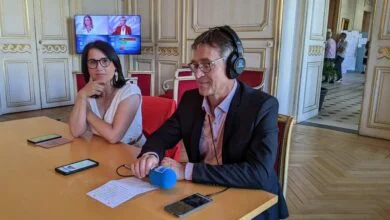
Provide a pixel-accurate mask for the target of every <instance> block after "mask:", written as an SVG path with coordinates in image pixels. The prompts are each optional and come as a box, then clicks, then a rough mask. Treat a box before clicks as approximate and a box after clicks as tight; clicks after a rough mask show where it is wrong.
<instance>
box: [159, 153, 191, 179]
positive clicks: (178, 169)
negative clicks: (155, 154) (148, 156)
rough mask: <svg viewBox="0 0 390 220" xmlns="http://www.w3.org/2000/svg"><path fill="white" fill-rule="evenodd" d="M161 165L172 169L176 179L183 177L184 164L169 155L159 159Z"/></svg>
mask: <svg viewBox="0 0 390 220" xmlns="http://www.w3.org/2000/svg"><path fill="white" fill-rule="evenodd" d="M161 165H162V166H166V167H169V168H171V169H173V170H174V171H175V173H176V178H177V179H178V180H183V179H184V172H185V165H183V164H181V163H179V162H177V161H176V160H174V159H171V158H169V157H164V159H163V160H162V161H161Z"/></svg>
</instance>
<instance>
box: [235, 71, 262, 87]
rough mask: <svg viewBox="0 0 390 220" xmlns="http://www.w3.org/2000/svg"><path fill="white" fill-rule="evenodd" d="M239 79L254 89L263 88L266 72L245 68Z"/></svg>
mask: <svg viewBox="0 0 390 220" xmlns="http://www.w3.org/2000/svg"><path fill="white" fill-rule="evenodd" d="M238 80H240V81H241V82H243V83H245V84H247V85H248V86H250V87H252V88H254V89H262V88H263V86H264V72H262V71H255V70H244V72H242V73H241V74H240V76H239V77H238Z"/></svg>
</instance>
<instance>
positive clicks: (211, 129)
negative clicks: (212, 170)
mask: <svg viewBox="0 0 390 220" xmlns="http://www.w3.org/2000/svg"><path fill="white" fill-rule="evenodd" d="M207 117H209V125H210V132H211V139H212V141H213V147H214V156H215V159H216V160H217V164H218V165H219V161H218V157H217V149H216V147H215V143H214V134H213V127H212V126H211V119H210V115H209V114H207ZM220 129H221V128H220Z"/></svg>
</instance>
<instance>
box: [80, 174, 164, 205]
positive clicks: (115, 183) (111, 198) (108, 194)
mask: <svg viewBox="0 0 390 220" xmlns="http://www.w3.org/2000/svg"><path fill="white" fill-rule="evenodd" d="M155 189H157V187H154V186H152V185H151V184H150V183H148V182H145V181H142V180H140V179H137V178H135V177H129V178H124V179H121V180H110V181H108V182H107V183H106V184H104V185H102V186H100V187H99V188H97V189H94V190H92V191H90V192H88V193H87V195H88V196H90V197H92V198H94V199H96V200H98V201H99V202H101V203H103V204H104V205H106V206H108V207H111V208H115V207H117V206H118V205H120V204H122V203H124V202H126V201H127V200H129V199H131V198H133V197H134V196H136V195H138V194H141V193H145V192H149V191H151V190H155Z"/></svg>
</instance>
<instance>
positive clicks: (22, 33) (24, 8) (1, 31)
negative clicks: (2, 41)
mask: <svg viewBox="0 0 390 220" xmlns="http://www.w3.org/2000/svg"><path fill="white" fill-rule="evenodd" d="M30 7H31V8H32V7H33V2H32V1H31V0H1V1H0V37H1V38H31V37H32V33H31V27H30V25H31V24H33V23H31V22H34V21H31V17H30V16H29V13H28V8H30ZM14 15H17V16H14Z"/></svg>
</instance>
